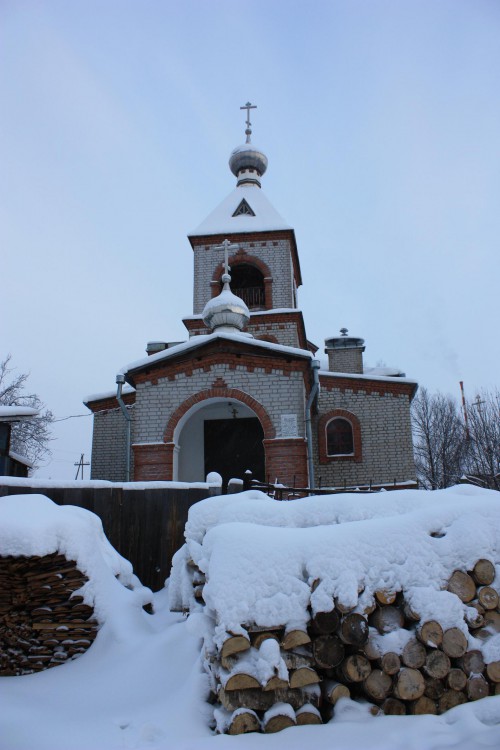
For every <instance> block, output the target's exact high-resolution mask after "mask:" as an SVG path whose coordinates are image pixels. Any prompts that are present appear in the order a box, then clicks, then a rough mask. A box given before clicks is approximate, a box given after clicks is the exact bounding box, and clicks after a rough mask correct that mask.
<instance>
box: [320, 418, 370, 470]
mask: <svg viewBox="0 0 500 750" xmlns="http://www.w3.org/2000/svg"><path fill="white" fill-rule="evenodd" d="M338 417H341V418H342V419H346V420H347V421H348V422H349V423H350V424H351V426H352V435H353V441H354V453H353V455H352V456H329V455H328V453H327V442H326V428H327V427H328V424H329V422H331V421H332V419H336V418H338ZM318 446H319V462H320V464H330V463H335V462H337V461H355V462H356V463H359V462H361V461H362V460H363V455H362V444H361V424H360V421H359V419H358V418H357V416H356V415H355V414H353V413H352V412H350V411H346V410H345V409H332V411H329V412H327V413H326V414H323V415H322V416H321V417H320V419H319V421H318Z"/></svg>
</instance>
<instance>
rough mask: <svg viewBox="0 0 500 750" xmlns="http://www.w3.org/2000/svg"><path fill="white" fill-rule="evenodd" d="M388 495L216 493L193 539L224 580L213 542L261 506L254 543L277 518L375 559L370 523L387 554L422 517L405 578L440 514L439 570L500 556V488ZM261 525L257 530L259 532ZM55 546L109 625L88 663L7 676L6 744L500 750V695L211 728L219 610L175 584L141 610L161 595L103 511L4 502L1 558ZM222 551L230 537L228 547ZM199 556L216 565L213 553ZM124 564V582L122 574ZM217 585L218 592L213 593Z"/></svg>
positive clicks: (0, 698) (5, 749)
mask: <svg viewBox="0 0 500 750" xmlns="http://www.w3.org/2000/svg"><path fill="white" fill-rule="evenodd" d="M384 494H385V493H384ZM384 494H382V495H376V496H375V495H371V496H359V495H358V496H356V495H349V496H347V495H343V496H337V497H335V498H330V503H329V502H328V498H321V499H319V498H318V499H313V500H310V501H294V502H293V503H286V504H285V503H283V504H279V503H275V502H273V501H270V500H267V499H264V498H263V496H252V495H248V494H247V495H246V496H245V495H239V496H234V497H233V498H227V497H226V498H220V499H219V498H213V499H210V500H208V501H203V503H200V504H198V506H195V507H196V511H195V512H193V514H192V517H191V519H190V523H189V526H188V529H187V533H188V538H189V540H190V544H191V549H192V550H194V549H195V547H196V545H199V549H200V550H201V551H203V548H204V547H205V551H206V552H208V551H209V550H211V553H210V559H209V558H208V557H207V558H206V563H207V564H209V563H210V561H211V560H212V558H213V565H214V567H213V570H214V586H215V585H217V584H216V582H217V576H219V575H222V574H223V564H222V562H221V556H220V554H219V553H217V557H215V556H214V552H213V550H214V549H215V548H216V545H215V541H214V540H215V539H216V538H217V537H218V536H219V537H220V538H221V539H223V536H224V535H223V532H222V529H223V526H224V525H226V526H227V527H228V529H229V525H231V524H234V523H237V524H238V525H240V526H241V525H246V524H245V523H244V521H243V520H242V517H241V516H242V514H247V513H249V506H250V505H251V504H253V507H252V511H253V512H252V514H251V516H249V517H248V526H250V527H251V529H254V527H255V524H254V521H255V519H256V518H258V519H259V521H260V524H261V532H262V533H261V535H260V539H261V540H263V541H261V542H259V541H258V539H259V536H258V535H254V536H252V539H253V540H254V543H255V544H258V545H260V549H262V548H263V546H265V537H266V535H267V533H268V532H269V529H270V527H274V529H271V530H272V531H275V532H276V533H278V532H279V533H280V534H288V533H289V532H294V533H295V534H296V535H297V537H296V545H295V548H296V549H297V553H296V554H297V556H299V557H300V556H301V555H302V554H303V552H301V550H302V549H303V547H302V545H303V541H302V539H303V538H302V537H301V536H300V533H301V532H307V533H308V534H313V535H314V534H316V535H317V539H321V536H322V535H323V536H324V539H323V541H322V543H324V544H325V545H326V544H327V542H328V538H327V537H328V534H330V533H335V532H336V533H337V536H338V535H339V532H340V530H341V529H342V528H343V529H344V530H345V545H347V542H348V541H350V542H351V543H352V542H353V541H354V543H356V539H357V540H359V542H360V543H359V544H358V546H357V547H355V548H354V550H353V559H354V558H355V557H356V555H357V554H358V553H359V555H360V559H363V555H365V554H366V555H367V554H368V548H367V546H366V545H367V542H366V540H367V539H368V538H373V535H372V534H371V533H370V534H369V532H373V531H374V530H377V531H379V532H380V534H382V538H383V539H384V540H385V542H384V545H382V544H380V545H379V548H378V549H379V552H378V553H377V552H376V550H377V547H374V550H375V552H374V554H382V553H381V550H382V548H383V547H384V546H385V548H386V549H389V548H390V547H391V546H393V541H394V535H395V530H396V528H397V527H398V525H399V522H401V523H402V524H403V526H407V525H408V524H409V527H408V528H411V526H412V524H413V527H414V529H415V532H416V533H415V537H416V539H417V540H419V541H417V542H416V545H417V546H416V549H407V550H406V551H405V554H406V552H407V553H408V559H409V561H410V562H409V563H408V565H406V566H405V565H404V563H403V564H401V565H399V566H396V569H397V573H396V574H394V573H393V574H392V575H394V576H395V577H396V578H398V576H399V579H398V580H401V581H403V582H405V581H406V582H407V583H408V581H410V580H413V579H414V573H412V566H414V564H415V560H416V557H413V558H412V554H413V555H417V552H418V551H420V554H424V555H427V554H429V555H430V552H429V553H428V552H427V551H426V547H425V546H422V538H421V536H422V534H423V533H424V530H425V531H427V532H428V530H429V528H430V527H429V523H430V519H431V518H434V521H433V523H432V524H431V525H432V526H433V530H434V531H439V532H441V531H443V530H444V529H448V532H447V533H446V535H445V536H444V537H443V536H440V537H437V538H436V537H430V538H431V539H432V541H431V542H430V548H429V549H435V548H436V547H437V548H439V545H438V543H440V542H441V543H442V544H443V546H444V547H445V548H446V550H447V552H446V554H444V556H443V555H438V556H437V557H436V558H435V559H434V564H435V565H436V566H438V567H437V568H436V574H437V575H438V576H439V570H440V568H439V564H441V565H444V567H446V565H445V564H444V563H443V560H448V561H449V563H450V564H454V562H455V554H458V550H459V548H460V545H462V551H463V555H464V556H465V558H466V559H467V562H466V563H465V564H466V565H468V564H469V562H468V561H469V555H470V556H471V559H472V558H473V557H474V556H477V546H479V547H480V548H481V549H482V550H485V556H487V555H486V553H488V554H489V555H493V556H494V559H495V561H496V562H498V560H499V552H500V497H499V495H498V493H493V492H488V491H484V490H476V489H472V488H468V487H464V488H453V489H452V490H447V491H445V492H440V493H423V492H413V491H411V492H394V493H387V495H386V496H385V497H384ZM307 502H309V513H307V512H306V511H307V506H306V503H307ZM328 506H329V507H328ZM332 509H334V515H335V518H333V516H332ZM311 511H312V513H311ZM320 518H321V520H320ZM307 519H309V528H306V529H303V528H301V527H302V526H304V525H308V524H307V522H306V521H307ZM311 519H313V520H314V519H315V522H316V523H313V522H312V520H311ZM327 519H328V520H327ZM398 519H399V521H398ZM339 522H340V525H339ZM317 523H320V524H321V526H316V524H317ZM325 524H326V525H325ZM212 527H216V528H213V529H212ZM263 527H265V528H263ZM276 527H281V528H276ZM290 527H291V528H290ZM210 529H212V530H213V531H214V532H215V533H213V534H212V533H211V531H210ZM248 533H249V534H252V533H253V532H252V531H251V530H250V529H249V530H248ZM478 533H479V538H478V536H477V534H478ZM380 534H379V536H380ZM338 538H339V539H340V537H339V536H338ZM363 540H364V541H363ZM205 545H206V546H205ZM240 546H241V545H240ZM278 547H279V545H278ZM472 547H475V549H474V550H473V549H472ZM56 549H59V550H61V551H62V552H64V553H65V554H67V556H71V557H73V559H77V561H78V564H79V567H80V568H81V569H82V570H83V571H84V572H87V574H88V576H89V578H90V584H89V585H88V590H87V591H86V592H85V593H86V595H87V598H88V600H89V601H92V602H93V603H94V604H95V606H96V614H97V616H98V618H99V619H100V620H101V621H102V623H103V624H102V627H101V629H100V631H99V634H98V636H97V639H96V641H95V642H94V644H93V645H92V647H91V648H90V649H89V650H88V651H87V652H86V653H85V654H83V655H82V656H81V657H79V658H78V659H75V660H74V661H71V662H69V663H66V664H64V665H62V666H58V667H55V668H53V669H50V670H47V671H45V672H41V673H38V674H33V675H27V676H23V677H3V678H0V748H1V750H49V749H50V750H118V748H120V749H123V748H137V749H140V750H143V749H144V750H145V749H146V748H154V749H155V750H167V748H168V749H169V750H170V749H171V748H175V750H206V749H209V748H212V749H213V750H216V748H232V749H233V750H234V748H236V747H241V748H245V749H248V750H257V748H263V749H264V750H278V748H279V749H282V748H285V747H286V748H287V749H288V748H290V749H291V750H295V749H297V750H299V748H300V750H302V748H304V747H305V746H306V745H310V746H312V747H314V750H334V749H335V750H347V749H349V750H352V749H353V748H355V749H356V750H363V749H365V748H366V749H367V750H368V749H370V750H378V749H379V748H380V750H382V748H383V750H396V749H397V750H399V749H401V750H403V748H404V750H444V749H445V748H455V749H457V750H475V749H476V748H477V749H478V750H479V748H499V747H500V696H498V697H490V698H485V699H483V700H481V701H478V702H475V703H468V704H465V705H462V706H458V707H457V708H454V709H452V710H451V711H449V712H447V713H446V714H443V715H442V716H415V717H412V716H404V717H393V716H387V717H385V716H381V717H373V716H371V715H370V714H369V713H368V711H367V709H366V707H365V706H363V705H360V704H357V703H354V702H352V701H349V700H342V701H340V703H339V704H337V706H336V710H335V716H334V718H333V720H332V721H331V722H330V723H329V724H327V725H324V726H310V727H293V728H291V729H287V730H285V731H283V732H281V733H278V734H273V735H263V734H251V735H250V734H249V735H242V736H239V737H229V736H227V735H214V734H213V733H212V732H211V730H210V729H209V726H208V725H209V721H210V719H211V707H210V706H208V704H207V703H206V702H205V696H206V692H207V677H206V676H205V674H204V672H203V669H202V663H201V650H200V644H201V640H202V635H203V634H204V633H206V625H207V623H206V619H207V618H206V616H205V615H204V614H203V613H202V612H201V611H200V612H195V613H194V614H191V615H190V616H189V617H188V618H186V617H185V616H183V615H180V614H173V613H171V612H170V611H169V586H168V585H167V587H166V588H165V589H164V590H162V591H161V592H159V593H157V594H156V595H155V596H154V600H155V614H153V615H148V614H147V613H146V612H145V611H144V610H143V609H142V604H143V603H144V602H145V601H147V600H148V599H149V598H150V595H149V593H148V591H147V590H145V589H143V588H142V587H140V586H139V584H138V582H137V580H136V579H134V577H133V576H132V574H131V570H130V567H129V565H128V564H127V563H126V562H125V561H123V560H122V559H121V558H120V557H119V556H118V555H116V553H114V551H113V550H111V548H110V547H109V545H107V543H106V541H105V539H104V538H103V536H102V532H101V530H100V528H99V524H98V523H96V521H95V517H94V516H92V514H88V513H87V512H86V511H83V510H76V509H72V508H68V507H67V506H65V507H61V508H59V507H57V506H54V505H53V504H52V503H51V502H50V501H48V500H46V499H42V498H40V496H33V495H30V496H15V497H13V498H12V497H11V498H1V499H0V554H47V553H49V552H53V551H55V550H56ZM218 549H221V550H222V549H223V547H220V548H219V546H217V550H218ZM345 549H347V547H345V548H344V551H345ZM319 551H320V549H319V547H318V552H319ZM232 552H233V553H235V550H234V549H233V551H232ZM386 554H388V553H386ZM465 558H464V559H465ZM241 559H243V558H241ZM249 560H250V562H253V560H254V558H252V556H251V555H250V558H249ZM438 560H440V563H439V564H438ZM351 562H352V561H350V562H349V565H350V564H351ZM199 563H203V559H202V557H200V558H199ZM203 564H204V563H203ZM336 564H337V563H336V561H335V559H334V561H333V562H332V563H331V564H330V567H329V568H328V570H327V573H328V575H329V576H330V579H331V581H332V586H334V583H333V581H334V572H335V565H336ZM443 571H444V568H443ZM117 573H118V574H119V576H120V581H121V582H120V581H119V580H117V579H116V578H115V575H116V574H117ZM233 575H234V571H233ZM443 575H444V572H443ZM412 576H413V578H412ZM403 579H404V580H403ZM219 580H221V579H219ZM370 580H371V579H370ZM372 582H373V585H374V586H375V585H378V583H379V581H378V579H376V573H375V572H374V573H373V581H372ZM367 583H369V580H368V579H367ZM123 584H125V585H123ZM127 585H128V586H129V587H130V586H131V587H132V588H127V587H126V586H127ZM342 585H344V584H342ZM178 595H179V588H177V592H176V597H177V596H178ZM207 595H208V596H211V594H210V591H209V592H208V594H207ZM238 616H239V615H238Z"/></svg>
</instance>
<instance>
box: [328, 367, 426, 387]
mask: <svg viewBox="0 0 500 750" xmlns="http://www.w3.org/2000/svg"><path fill="white" fill-rule="evenodd" d="M319 374H320V376H321V377H322V378H323V377H325V376H326V377H332V378H349V379H351V380H376V381H381V382H384V383H409V384H410V385H414V386H415V388H416V387H417V385H418V383H417V381H416V380H413V379H412V378H406V377H403V376H402V375H401V376H400V375H385V374H384V375H382V374H380V375H372V374H371V371H370V370H369V371H368V372H366V371H365V372H364V373H350V372H332V371H331V370H320V371H319Z"/></svg>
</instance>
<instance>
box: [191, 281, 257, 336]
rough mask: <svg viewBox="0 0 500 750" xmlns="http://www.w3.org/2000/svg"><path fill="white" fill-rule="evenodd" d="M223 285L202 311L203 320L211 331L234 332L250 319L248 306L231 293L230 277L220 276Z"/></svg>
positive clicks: (242, 327) (243, 326)
mask: <svg viewBox="0 0 500 750" xmlns="http://www.w3.org/2000/svg"><path fill="white" fill-rule="evenodd" d="M222 281H223V283H224V287H223V289H222V292H221V293H220V294H219V296H218V297H214V298H213V299H211V300H209V301H208V302H207V304H206V305H205V309H204V310H203V312H202V318H203V322H204V323H205V325H206V326H207V328H210V330H211V331H216V330H217V331H226V332H227V333H235V331H242V330H243V329H244V328H245V326H246V325H247V323H248V321H249V320H250V313H249V311H248V307H247V306H246V305H245V303H244V302H243V300H242V299H241V298H240V297H237V296H236V295H235V294H233V293H232V291H231V288H230V286H229V282H230V281H231V277H230V276H229V274H227V273H225V274H224V275H223V277H222Z"/></svg>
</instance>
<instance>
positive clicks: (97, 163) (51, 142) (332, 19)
mask: <svg viewBox="0 0 500 750" xmlns="http://www.w3.org/2000/svg"><path fill="white" fill-rule="evenodd" d="M499 38H500V4H499V3H498V2H495V0H468V1H467V0H440V1H439V2H436V1H435V0H432V1H431V0H418V1H417V0H405V2H401V0H329V1H328V2H327V1H326V0H316V1H315V2H314V3H309V2H306V1H305V0H304V1H303V0H287V2H285V1H284V0H279V1H278V0H252V2H243V1H242V0H213V1H212V2H206V1H203V0H183V2H182V3H181V2H172V1H171V0H163V1H162V2H158V0H141V2H137V1H135V2H134V1H132V0H72V2H71V3H68V2H67V0H66V1H65V0H45V1H42V2H40V1H39V0H2V2H1V3H0V248H1V258H2V266H1V276H0V278H1V283H2V292H1V294H0V315H1V319H2V326H1V334H0V356H2V358H3V357H4V356H5V355H6V354H8V353H11V354H12V362H13V364H14V365H15V366H16V367H17V368H18V372H25V371H28V372H29V373H30V379H29V384H30V388H31V389H32V390H33V391H35V392H37V393H38V394H39V396H40V397H41V398H42V399H43V401H44V402H45V403H46V405H47V406H48V407H49V408H50V409H51V410H52V411H53V412H54V414H55V416H56V418H57V419H58V420H62V421H58V422H57V423H56V424H55V425H54V430H53V434H54V438H55V439H54V440H53V442H52V444H51V448H52V459H51V460H50V461H49V462H47V463H46V465H44V466H43V467H41V468H40V469H39V470H38V472H37V476H39V477H51V478H53V479H55V478H73V477H74V476H75V474H76V468H75V466H74V464H75V462H78V460H79V458H80V455H81V453H84V454H85V456H86V458H87V460H88V457H89V456H90V448H91V430H92V418H91V416H90V412H89V413H88V414H89V416H73V415H86V414H87V409H86V408H85V407H84V406H83V404H82V401H83V399H84V398H85V397H86V396H87V395H89V394H92V393H96V392H102V391H108V390H110V391H111V390H114V388H115V376H116V373H117V372H118V370H119V369H120V368H121V367H123V366H124V365H126V364H127V363H128V362H131V361H135V360H137V359H139V358H141V357H142V356H143V355H144V353H145V347H146V343H147V342H148V341H151V340H163V341H181V340H185V339H186V338H187V333H186V331H185V329H184V326H183V324H182V322H181V319H182V317H184V316H186V315H189V314H191V313H192V285H193V281H192V272H193V260H192V250H191V247H190V245H189V242H188V240H187V234H188V233H189V232H190V231H191V230H193V229H194V228H195V227H196V226H197V225H198V224H199V223H200V222H201V221H202V220H203V219H204V218H205V217H206V216H207V215H208V214H209V213H210V212H211V211H212V210H213V208H214V207H215V206H216V205H217V204H218V203H219V202H220V201H221V200H222V199H223V198H224V197H225V196H226V195H227V194H228V193H229V192H230V191H231V190H232V189H233V188H234V184H235V180H234V177H233V176H232V175H231V173H230V171H229V168H228V166H227V160H228V157H229V154H230V152H231V150H232V149H233V148H234V147H235V146H236V145H238V144H239V143H241V142H243V141H244V127H245V126H244V120H245V113H244V111H240V106H241V105H243V104H244V103H245V102H247V101H252V102H253V103H255V104H256V105H257V107H258V108H257V109H256V110H254V111H253V115H252V124H253V142H254V143H255V144H256V145H257V146H258V147H259V148H261V149H262V150H263V151H264V152H265V153H266V154H267V157H268V159H269V167H268V171H267V173H266V175H265V176H264V178H263V183H262V184H263V190H264V192H265V193H266V195H267V197H268V198H269V199H270V200H271V202H272V203H273V204H274V206H275V207H276V209H277V210H278V212H279V213H280V214H281V215H282V216H283V217H284V219H285V220H286V221H287V223H289V224H290V225H291V226H293V227H294V229H295V234H296V238H297V243H298V249H299V256H300V262H301V269H302V277H303V287H301V289H300V290H299V306H300V308H301V309H302V310H303V313H304V318H305V323H306V329H307V334H308V338H309V339H310V340H311V341H313V342H315V343H316V344H317V345H318V346H320V352H319V353H320V354H321V356H322V358H324V359H326V357H325V355H324V354H323V353H322V351H323V342H324V339H325V338H328V337H330V336H334V335H337V333H338V331H339V329H340V328H341V327H343V326H345V327H347V328H348V329H349V332H350V333H351V334H352V335H356V336H362V337H363V338H364V339H365V342H366V352H365V363H366V364H367V365H371V366H375V365H377V364H382V363H383V364H386V365H394V366H397V367H399V368H401V369H402V370H403V371H404V372H406V374H407V375H408V376H409V377H411V378H414V379H416V380H417V381H418V382H419V383H420V384H421V385H422V386H426V387H427V388H429V389H430V390H431V391H436V390H440V391H442V392H444V393H450V394H452V395H454V396H456V397H457V398H459V397H460V392H459V381H461V380H462V381H463V382H464V386H465V390H466V393H467V395H468V396H471V397H472V396H473V395H474V393H475V392H476V391H477V390H479V389H482V388H488V389H491V388H495V387H497V386H498V380H499V378H498V372H499V365H500V352H499V349H498V346H497V342H498V314H497V306H498V305H497V294H498V292H497V289H498V278H499V274H500V260H499V255H500V253H499V249H500V248H499V237H500V212H499V210H498V205H499V199H500V139H499V138H498V133H499V132H500V99H499V97H498V91H499V90H500V45H499V43H498V39H499ZM68 417H71V418H70V419H68ZM86 472H87V474H86V478H87V477H88V468H87V469H86Z"/></svg>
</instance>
